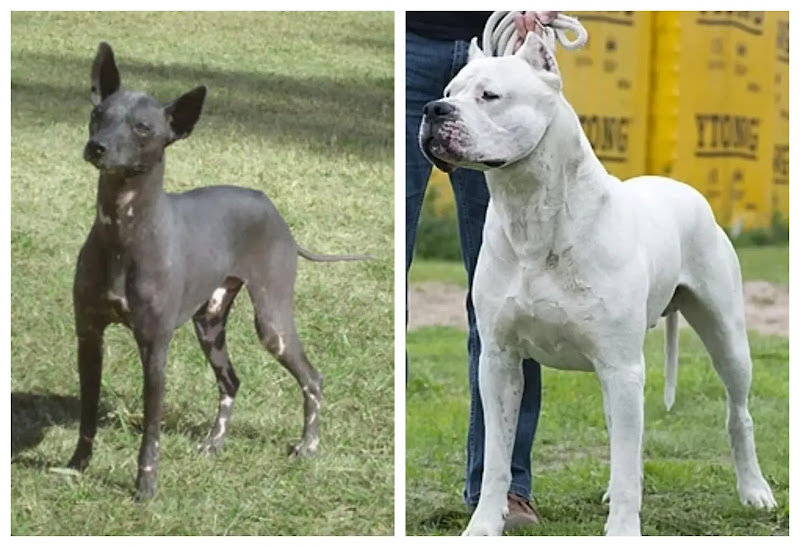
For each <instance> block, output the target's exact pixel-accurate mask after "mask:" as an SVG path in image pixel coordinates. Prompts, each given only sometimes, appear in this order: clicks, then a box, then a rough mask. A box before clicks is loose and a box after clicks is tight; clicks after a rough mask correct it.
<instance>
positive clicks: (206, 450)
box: [197, 438, 225, 456]
mask: <svg viewBox="0 0 800 547" xmlns="http://www.w3.org/2000/svg"><path fill="white" fill-rule="evenodd" d="M224 445H225V441H224V440H223V439H214V438H209V439H205V440H204V441H202V442H201V443H200V444H198V445H197V452H198V453H200V454H205V455H206V456H218V455H219V453H220V452H222V447H223V446H224Z"/></svg>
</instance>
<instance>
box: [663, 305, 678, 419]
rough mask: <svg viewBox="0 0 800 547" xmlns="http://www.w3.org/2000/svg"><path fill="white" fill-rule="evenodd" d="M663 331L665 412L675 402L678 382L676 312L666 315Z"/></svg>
mask: <svg viewBox="0 0 800 547" xmlns="http://www.w3.org/2000/svg"><path fill="white" fill-rule="evenodd" d="M666 323H667V325H666V328H665V329H664V357H665V359H664V405H666V407H667V410H669V409H670V408H672V404H673V403H674V402H675V384H676V382H677V380H678V311H677V310H676V311H673V312H671V313H669V314H668V315H667V321H666Z"/></svg>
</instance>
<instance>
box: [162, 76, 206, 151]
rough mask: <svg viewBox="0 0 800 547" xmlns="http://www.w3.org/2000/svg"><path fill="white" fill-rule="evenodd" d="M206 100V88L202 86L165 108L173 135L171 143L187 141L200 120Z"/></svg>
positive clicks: (165, 114)
mask: <svg viewBox="0 0 800 547" xmlns="http://www.w3.org/2000/svg"><path fill="white" fill-rule="evenodd" d="M205 98H206V86H204V85H201V86H199V87H196V88H194V89H193V90H191V91H189V92H188V93H185V94H183V95H181V96H180V97H178V98H177V99H175V100H174V101H172V102H171V103H169V104H167V105H166V106H165V107H164V116H165V117H166V118H167V123H168V124H169V127H170V131H171V135H170V139H169V142H170V143H172V142H174V141H177V140H178V139H185V138H186V137H188V136H189V134H190V133H191V132H192V129H193V128H194V124H195V123H197V120H198V118H200V112H201V111H202V110H203V101H204V100H205Z"/></svg>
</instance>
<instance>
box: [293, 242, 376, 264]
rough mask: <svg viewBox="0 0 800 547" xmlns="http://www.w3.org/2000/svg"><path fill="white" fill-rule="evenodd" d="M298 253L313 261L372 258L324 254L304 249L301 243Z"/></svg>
mask: <svg viewBox="0 0 800 547" xmlns="http://www.w3.org/2000/svg"><path fill="white" fill-rule="evenodd" d="M297 254H299V255H300V256H302V257H303V258H305V259H306V260H311V261H313V262H339V261H342V260H372V259H373V256H372V255H323V254H319V253H312V252H311V251H308V250H306V249H303V248H302V247H301V246H300V245H298V246H297Z"/></svg>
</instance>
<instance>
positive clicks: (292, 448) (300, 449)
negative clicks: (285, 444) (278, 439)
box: [289, 441, 317, 458]
mask: <svg viewBox="0 0 800 547" xmlns="http://www.w3.org/2000/svg"><path fill="white" fill-rule="evenodd" d="M316 453H317V442H305V441H300V442H299V443H297V444H294V445H289V456H291V457H293V458H306V457H309V456H314V455H315V454H316Z"/></svg>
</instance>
